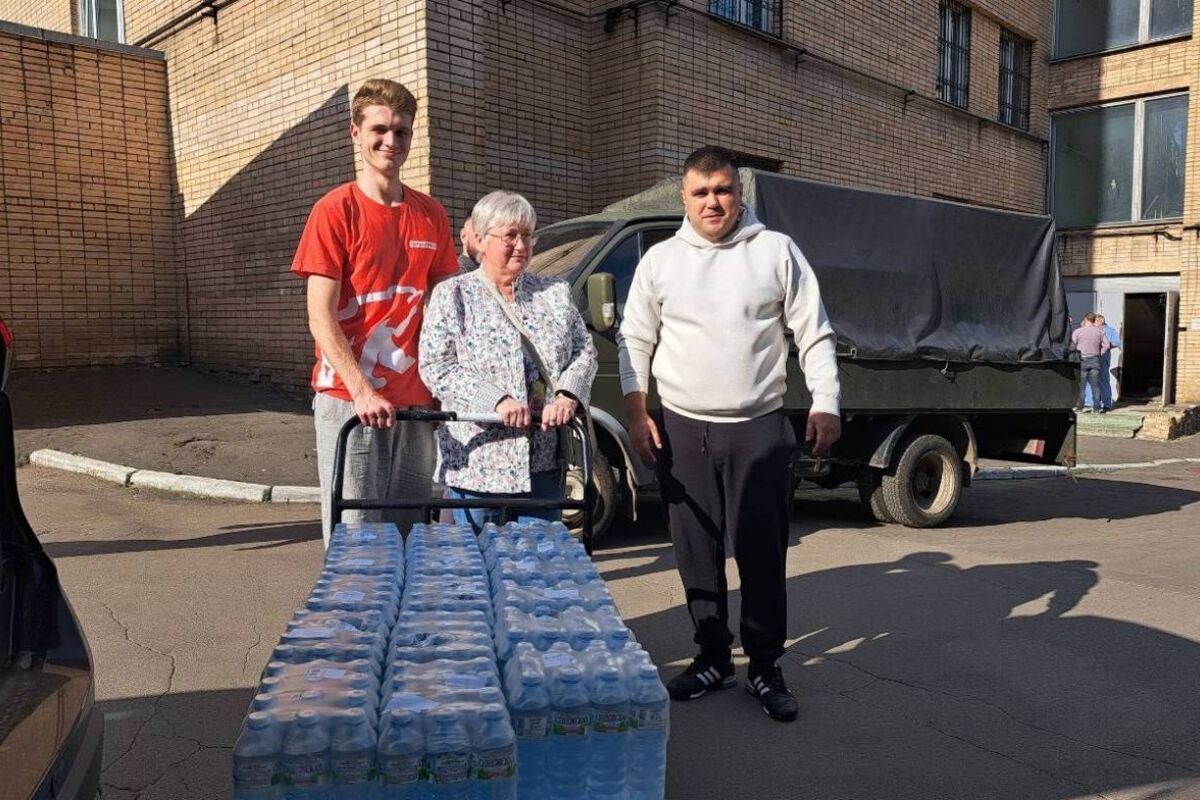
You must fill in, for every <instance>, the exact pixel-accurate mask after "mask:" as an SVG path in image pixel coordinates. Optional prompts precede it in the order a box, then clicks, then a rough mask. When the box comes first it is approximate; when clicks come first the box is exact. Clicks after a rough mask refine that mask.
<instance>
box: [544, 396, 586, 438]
mask: <svg viewBox="0 0 1200 800" xmlns="http://www.w3.org/2000/svg"><path fill="white" fill-rule="evenodd" d="M578 406H579V403H577V402H576V401H575V399H574V398H572V397H567V396H566V395H565V394H559V395H556V396H555V398H554V400H553V401H551V402H550V403H549V404H547V405H546V407H545V408H543V409H542V430H544V431H548V430H550V429H551V428H554V427H557V426H559V425H566V424H567V423H569V422H570V421H571V420H573V419H575V409H576V408H577V407H578Z"/></svg>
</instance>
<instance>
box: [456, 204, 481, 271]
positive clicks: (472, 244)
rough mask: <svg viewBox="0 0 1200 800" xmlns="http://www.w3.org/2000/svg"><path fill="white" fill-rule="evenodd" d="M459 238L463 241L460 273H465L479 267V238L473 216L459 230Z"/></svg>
mask: <svg viewBox="0 0 1200 800" xmlns="http://www.w3.org/2000/svg"><path fill="white" fill-rule="evenodd" d="M458 240H459V241H460V242H461V243H462V253H461V254H460V255H459V257H458V274H459V275H465V274H466V273H468V272H471V271H472V270H474V269H477V268H478V267H479V238H478V237H477V236H476V235H475V225H474V223H472V222H471V218H470V217H467V221H466V222H464V223H463V226H462V230H460V231H459V232H458Z"/></svg>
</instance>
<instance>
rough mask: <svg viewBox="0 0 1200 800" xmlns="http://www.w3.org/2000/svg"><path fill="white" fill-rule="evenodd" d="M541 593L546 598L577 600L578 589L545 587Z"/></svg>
mask: <svg viewBox="0 0 1200 800" xmlns="http://www.w3.org/2000/svg"><path fill="white" fill-rule="evenodd" d="M542 595H543V596H544V597H545V598H546V599H547V600H578V599H579V590H578V589H546V590H544V591H543V592H542Z"/></svg>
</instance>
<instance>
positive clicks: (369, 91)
mask: <svg viewBox="0 0 1200 800" xmlns="http://www.w3.org/2000/svg"><path fill="white" fill-rule="evenodd" d="M367 106H387V107H388V108H390V109H391V110H392V112H393V113H395V114H408V115H409V116H410V117H415V116H417V98H416V97H414V96H413V93H412V92H410V91H409V90H408V89H406V88H405V87H404V84H402V83H397V82H396V81H392V80H388V79H387V78H371V79H370V80H369V81H367V82H366V83H364V84H363V85H362V86H361V87H359V89H358V91H357V92H355V93H354V102H352V103H351V104H350V119H351V121H353V122H354V124H355V125H361V124H362V121H363V112H364V111H365V110H366V108H367Z"/></svg>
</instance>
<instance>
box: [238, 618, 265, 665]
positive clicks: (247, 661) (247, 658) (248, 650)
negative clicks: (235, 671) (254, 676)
mask: <svg viewBox="0 0 1200 800" xmlns="http://www.w3.org/2000/svg"><path fill="white" fill-rule="evenodd" d="M250 627H251V629H252V630H253V631H254V633H255V635H257V636H258V641H256V642H255V643H254V644H252V645H250V646H249V647H247V648H246V655H245V657H244V658H242V674H243V675H245V674H246V668H247V667H249V666H250V654H251V653H253V652H254V648H256V647H258V646H259V645H260V644H262V641H263V635H262V631H260V630H259V629H258V623H257V622H253V621H252V622H251V623H250Z"/></svg>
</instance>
